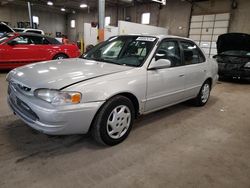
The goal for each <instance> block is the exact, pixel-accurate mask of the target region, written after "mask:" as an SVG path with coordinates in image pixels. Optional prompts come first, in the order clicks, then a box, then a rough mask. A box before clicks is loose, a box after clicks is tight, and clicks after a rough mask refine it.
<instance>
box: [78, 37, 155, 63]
mask: <svg viewBox="0 0 250 188" xmlns="http://www.w3.org/2000/svg"><path fill="white" fill-rule="evenodd" d="M155 42H156V38H155V37H140V36H120V37H115V38H111V39H109V40H108V41H106V42H104V43H103V44H101V45H98V46H96V47H94V48H93V49H92V50H90V51H89V52H88V53H87V54H86V55H84V57H83V58H85V59H90V60H96V61H104V62H109V63H114V64H120V65H128V66H135V67H138V66H140V65H141V64H143V62H144V60H145V59H146V57H147V56H148V54H149V53H150V51H151V50H152V48H153V46H154V44H155Z"/></svg>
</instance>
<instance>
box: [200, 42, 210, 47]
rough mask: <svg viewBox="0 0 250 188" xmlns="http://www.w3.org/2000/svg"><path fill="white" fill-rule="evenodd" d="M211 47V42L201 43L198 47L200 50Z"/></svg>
mask: <svg viewBox="0 0 250 188" xmlns="http://www.w3.org/2000/svg"><path fill="white" fill-rule="evenodd" d="M210 46H211V42H207V41H201V42H200V47H201V48H210Z"/></svg>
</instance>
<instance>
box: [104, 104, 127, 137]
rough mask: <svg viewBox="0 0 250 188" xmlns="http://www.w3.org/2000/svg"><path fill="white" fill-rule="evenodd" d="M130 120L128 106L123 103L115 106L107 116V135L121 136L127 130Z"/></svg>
mask: <svg viewBox="0 0 250 188" xmlns="http://www.w3.org/2000/svg"><path fill="white" fill-rule="evenodd" d="M130 121H131V112H130V110H129V108H128V107H127V106H125V105H120V106H117V107H116V108H115V109H113V111H112V112H111V113H110V115H109V117H108V121H107V132H108V135H109V136H110V137H111V138H113V139H118V138H121V137H122V136H123V135H124V134H125V133H126V132H127V130H128V128H129V126H130Z"/></svg>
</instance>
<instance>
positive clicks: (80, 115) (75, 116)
mask: <svg viewBox="0 0 250 188" xmlns="http://www.w3.org/2000/svg"><path fill="white" fill-rule="evenodd" d="M103 103H104V101H101V102H91V103H81V104H75V105H66V106H58V107H53V106H52V105H50V104H49V103H48V104H47V103H46V102H44V101H41V100H39V99H36V98H35V97H27V96H25V95H22V94H19V93H15V92H12V93H10V95H9V96H8V104H9V106H10V108H11V110H12V111H13V112H14V113H15V114H16V115H17V116H18V117H20V119H22V120H23V121H24V122H25V123H26V124H28V125H29V126H30V127H32V128H34V129H36V130H38V131H40V132H43V133H45V134H49V135H67V134H84V133H87V132H88V130H89V128H90V125H91V122H92V120H93V118H94V116H95V114H96V113H97V111H98V109H99V108H100V107H101V105H102V104H103Z"/></svg>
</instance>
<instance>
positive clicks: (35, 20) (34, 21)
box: [33, 16, 39, 25]
mask: <svg viewBox="0 0 250 188" xmlns="http://www.w3.org/2000/svg"><path fill="white" fill-rule="evenodd" d="M33 23H35V24H36V25H39V17H38V16H33Z"/></svg>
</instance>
